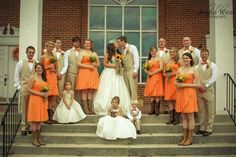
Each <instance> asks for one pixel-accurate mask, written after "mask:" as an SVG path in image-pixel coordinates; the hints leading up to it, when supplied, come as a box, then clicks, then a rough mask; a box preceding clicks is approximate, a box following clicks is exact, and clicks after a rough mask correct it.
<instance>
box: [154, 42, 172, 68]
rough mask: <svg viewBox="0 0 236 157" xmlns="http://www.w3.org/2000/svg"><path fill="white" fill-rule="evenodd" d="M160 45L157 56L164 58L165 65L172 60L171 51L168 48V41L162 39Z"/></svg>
mask: <svg viewBox="0 0 236 157" xmlns="http://www.w3.org/2000/svg"><path fill="white" fill-rule="evenodd" d="M158 45H159V47H158V50H157V55H158V56H159V57H161V58H162V60H163V63H164V64H165V63H166V62H167V61H168V60H169V59H170V54H169V49H167V48H166V39H165V38H160V39H159V44H158Z"/></svg>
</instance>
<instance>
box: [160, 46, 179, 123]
mask: <svg viewBox="0 0 236 157" xmlns="http://www.w3.org/2000/svg"><path fill="white" fill-rule="evenodd" d="M177 53H178V51H177V49H176V48H174V47H173V48H171V49H170V51H169V54H170V59H168V60H167V62H166V64H165V66H164V70H163V76H164V77H165V88H164V89H165V90H164V91H165V92H164V99H165V100H166V101H168V102H169V103H168V104H169V111H170V118H169V121H168V122H167V123H166V124H174V125H177V124H179V113H177V112H175V103H176V87H175V78H176V73H177V70H178V68H179V64H178V60H179V57H178V54H177Z"/></svg>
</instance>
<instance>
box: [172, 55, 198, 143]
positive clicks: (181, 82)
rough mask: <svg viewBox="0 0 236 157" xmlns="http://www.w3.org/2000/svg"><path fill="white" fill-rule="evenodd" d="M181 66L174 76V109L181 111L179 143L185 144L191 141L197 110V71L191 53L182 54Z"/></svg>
mask: <svg viewBox="0 0 236 157" xmlns="http://www.w3.org/2000/svg"><path fill="white" fill-rule="evenodd" d="M182 60H183V67H180V68H179V69H178V72H177V76H176V86H177V97H176V111H177V112H181V113H182V118H183V139H182V140H181V142H180V143H179V145H182V146H187V145H191V144H192V142H193V131H194V125H195V122H194V112H197V111H198V105H197V96H196V91H195V88H199V87H200V85H199V84H198V73H197V71H196V69H195V68H194V67H193V65H194V61H193V57H192V55H191V53H189V52H186V53H184V54H183V55H182Z"/></svg>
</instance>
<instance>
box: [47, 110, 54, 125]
mask: <svg viewBox="0 0 236 157" xmlns="http://www.w3.org/2000/svg"><path fill="white" fill-rule="evenodd" d="M52 116H53V114H52V110H51V109H48V120H47V121H46V122H45V123H46V124H49V125H51V124H52Z"/></svg>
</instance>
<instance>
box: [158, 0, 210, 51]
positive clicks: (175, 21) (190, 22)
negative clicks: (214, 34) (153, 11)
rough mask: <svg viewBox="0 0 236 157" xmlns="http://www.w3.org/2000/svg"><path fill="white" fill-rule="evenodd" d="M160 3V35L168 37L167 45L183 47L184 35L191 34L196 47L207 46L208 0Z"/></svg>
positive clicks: (173, 0)
mask: <svg viewBox="0 0 236 157" xmlns="http://www.w3.org/2000/svg"><path fill="white" fill-rule="evenodd" d="M159 5H160V7H159V15H160V16H159V22H160V24H159V27H160V29H159V30H160V32H159V34H160V35H159V36H160V37H165V38H166V39H167V47H173V46H174V47H177V48H181V47H182V39H183V37H184V36H190V37H191V38H192V42H193V43H192V45H193V46H195V47H198V46H200V45H202V46H206V40H205V35H206V34H209V16H208V14H204V13H206V12H207V11H208V8H209V4H208V0H207V1H206V0H198V1H196V0H178V1H176V0H165V1H159Z"/></svg>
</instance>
